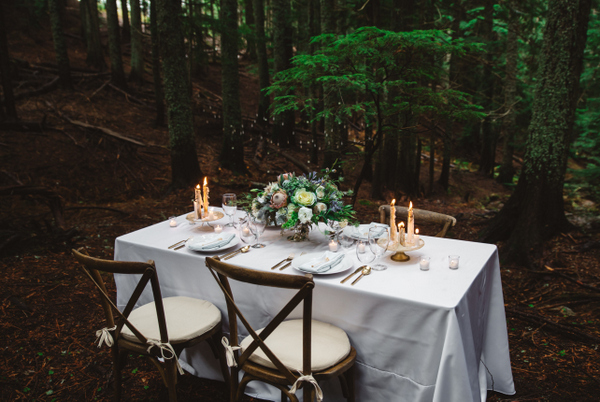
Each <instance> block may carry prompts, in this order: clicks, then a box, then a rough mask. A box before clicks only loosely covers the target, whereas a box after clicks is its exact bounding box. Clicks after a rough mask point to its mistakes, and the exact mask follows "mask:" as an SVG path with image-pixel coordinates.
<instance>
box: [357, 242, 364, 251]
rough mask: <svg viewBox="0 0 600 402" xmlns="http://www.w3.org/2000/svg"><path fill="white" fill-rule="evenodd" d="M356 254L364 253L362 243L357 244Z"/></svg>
mask: <svg viewBox="0 0 600 402" xmlns="http://www.w3.org/2000/svg"><path fill="white" fill-rule="evenodd" d="M357 247H358V252H359V253H364V252H365V244H364V243H358V246H357Z"/></svg>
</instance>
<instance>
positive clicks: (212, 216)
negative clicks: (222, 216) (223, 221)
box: [208, 208, 215, 219]
mask: <svg viewBox="0 0 600 402" xmlns="http://www.w3.org/2000/svg"><path fill="white" fill-rule="evenodd" d="M214 217H215V211H214V208H209V209H208V218H209V219H213V218H214Z"/></svg>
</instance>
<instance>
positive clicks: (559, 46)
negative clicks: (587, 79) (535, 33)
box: [481, 0, 591, 263]
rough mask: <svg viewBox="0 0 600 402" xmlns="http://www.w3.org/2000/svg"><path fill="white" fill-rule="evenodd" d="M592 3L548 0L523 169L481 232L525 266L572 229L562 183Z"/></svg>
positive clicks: (578, 92)
mask: <svg viewBox="0 0 600 402" xmlns="http://www.w3.org/2000/svg"><path fill="white" fill-rule="evenodd" d="M590 8H591V0H573V1H564V0H550V3H549V6H548V16H547V21H546V28H545V30H544V44H543V48H542V52H541V54H540V61H539V68H538V83H537V87H536V90H535V99H534V104H533V116H532V119H531V124H530V126H529V137H528V140H527V149H526V152H525V158H524V160H523V170H522V172H521V176H520V178H519V183H518V184H517V188H516V189H515V192H514V193H513V194H512V196H511V197H510V199H509V200H508V201H507V202H506V204H505V206H504V208H502V210H501V211H500V212H499V213H498V215H496V217H495V218H494V219H493V220H492V222H491V223H490V225H489V226H488V227H487V228H486V229H484V230H483V231H482V233H481V238H482V239H483V240H484V241H488V242H497V241H500V240H507V241H506V244H505V245H504V248H503V257H504V259H505V260H507V261H516V262H521V263H530V262H531V260H530V255H529V253H530V250H531V249H532V247H534V246H536V245H538V244H540V243H541V242H542V241H544V240H546V239H548V238H549V237H551V236H553V235H555V234H556V233H558V232H560V231H564V230H568V229H570V228H571V224H570V223H569V221H568V220H567V218H566V217H565V210H564V200H563V185H564V177H565V170H566V164H567V157H568V153H569V145H570V143H571V138H572V133H573V123H574V119H575V108H576V104H577V100H578V98H579V95H580V91H579V79H580V76H581V71H582V65H583V51H584V48H585V42H586V37H587V27H588V21H589V15H590Z"/></svg>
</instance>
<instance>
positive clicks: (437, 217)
mask: <svg viewBox="0 0 600 402" xmlns="http://www.w3.org/2000/svg"><path fill="white" fill-rule="evenodd" d="M395 208H396V219H404V220H406V219H407V216H408V208H407V207H400V206H396V207H395ZM413 213H414V217H415V222H419V223H420V224H423V223H425V224H436V225H443V227H442V230H440V231H439V232H438V233H437V234H436V235H435V236H436V237H445V236H446V233H447V232H448V230H449V229H450V228H451V227H453V226H454V225H456V218H455V217H453V216H450V215H446V214H441V213H439V212H433V211H427V210H425V209H417V208H413ZM389 220H390V206H389V205H381V206H380V207H379V221H380V222H381V223H389Z"/></svg>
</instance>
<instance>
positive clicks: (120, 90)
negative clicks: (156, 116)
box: [108, 83, 154, 110]
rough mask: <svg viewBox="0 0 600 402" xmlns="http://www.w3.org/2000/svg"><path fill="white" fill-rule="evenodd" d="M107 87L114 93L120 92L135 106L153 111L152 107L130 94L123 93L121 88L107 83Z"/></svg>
mask: <svg viewBox="0 0 600 402" xmlns="http://www.w3.org/2000/svg"><path fill="white" fill-rule="evenodd" d="M108 86H109V87H111V88H112V89H114V90H115V91H117V92H120V93H122V94H123V95H125V99H127V100H129V99H131V100H132V101H134V102H135V103H137V104H140V105H142V106H144V107H146V108H148V109H150V110H154V108H153V107H152V106H150V105H148V104H147V103H145V102H144V101H141V100H139V99H137V98H136V97H135V96H133V95H131V94H130V93H128V92H125V91H123V90H122V89H121V88H119V87H117V86H116V85H113V84H110V83H109V84H108Z"/></svg>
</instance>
